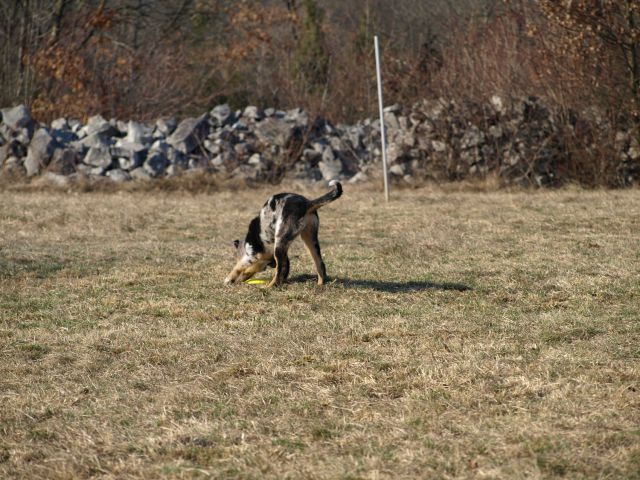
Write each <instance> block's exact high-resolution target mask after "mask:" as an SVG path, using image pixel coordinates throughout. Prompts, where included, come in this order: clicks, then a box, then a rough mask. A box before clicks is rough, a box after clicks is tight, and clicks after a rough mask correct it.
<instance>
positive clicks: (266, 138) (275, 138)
mask: <svg viewBox="0 0 640 480" xmlns="http://www.w3.org/2000/svg"><path fill="white" fill-rule="evenodd" d="M295 128H296V127H295V125H293V124H291V123H287V122H284V121H282V120H278V119H275V118H267V119H265V120H263V121H261V122H259V123H257V124H256V125H255V127H254V129H253V132H254V133H255V135H256V137H257V138H258V140H259V141H260V142H261V143H262V144H264V145H277V146H279V147H284V146H285V145H287V143H288V142H289V140H290V139H291V136H292V135H293V133H294V131H295Z"/></svg>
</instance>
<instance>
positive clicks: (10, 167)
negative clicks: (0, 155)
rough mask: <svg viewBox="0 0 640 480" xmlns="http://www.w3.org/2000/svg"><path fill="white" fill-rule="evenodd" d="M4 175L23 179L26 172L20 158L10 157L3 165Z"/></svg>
mask: <svg viewBox="0 0 640 480" xmlns="http://www.w3.org/2000/svg"><path fill="white" fill-rule="evenodd" d="M2 173H3V174H4V175H7V176H10V177H21V176H23V175H25V174H26V171H25V169H24V165H23V162H22V160H21V159H20V158H17V157H8V158H7V159H6V160H5V161H4V164H3V165H2Z"/></svg>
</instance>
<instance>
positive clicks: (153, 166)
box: [143, 151, 170, 177]
mask: <svg viewBox="0 0 640 480" xmlns="http://www.w3.org/2000/svg"><path fill="white" fill-rule="evenodd" d="M169 165H170V162H169V159H168V158H167V156H166V155H165V154H164V153H163V152H159V151H152V152H149V155H148V157H147V160H146V161H145V162H144V166H143V168H144V169H145V171H146V172H147V173H148V174H149V175H151V176H152V177H159V176H160V175H162V174H163V173H164V171H165V170H166V168H167V167H168V166H169Z"/></svg>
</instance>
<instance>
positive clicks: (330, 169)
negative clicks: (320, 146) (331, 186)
mask: <svg viewBox="0 0 640 480" xmlns="http://www.w3.org/2000/svg"><path fill="white" fill-rule="evenodd" d="M318 168H319V169H320V172H321V173H322V178H323V179H324V180H326V181H328V182H329V181H331V180H335V179H337V178H338V177H339V176H340V173H341V172H342V162H341V161H340V160H339V159H337V158H336V157H335V155H334V153H333V150H331V148H330V147H327V148H325V150H324V152H323V153H322V160H321V161H320V162H319V163H318Z"/></svg>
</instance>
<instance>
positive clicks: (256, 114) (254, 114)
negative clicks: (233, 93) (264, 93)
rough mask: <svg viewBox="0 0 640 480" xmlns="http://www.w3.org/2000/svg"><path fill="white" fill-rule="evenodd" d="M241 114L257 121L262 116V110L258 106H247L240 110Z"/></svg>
mask: <svg viewBox="0 0 640 480" xmlns="http://www.w3.org/2000/svg"><path fill="white" fill-rule="evenodd" d="M242 116H243V117H245V118H248V119H249V120H253V121H254V122H257V121H260V120H262V119H263V118H264V112H263V111H262V110H260V109H259V108H258V107H254V106H248V107H246V108H245V109H244V112H242Z"/></svg>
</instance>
